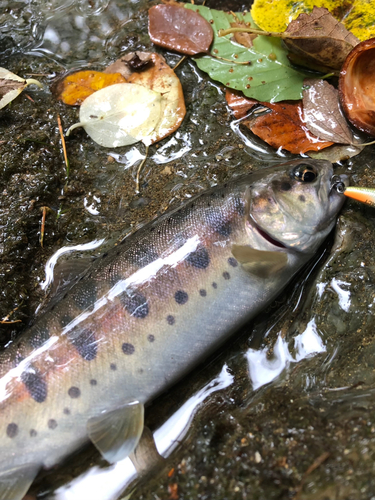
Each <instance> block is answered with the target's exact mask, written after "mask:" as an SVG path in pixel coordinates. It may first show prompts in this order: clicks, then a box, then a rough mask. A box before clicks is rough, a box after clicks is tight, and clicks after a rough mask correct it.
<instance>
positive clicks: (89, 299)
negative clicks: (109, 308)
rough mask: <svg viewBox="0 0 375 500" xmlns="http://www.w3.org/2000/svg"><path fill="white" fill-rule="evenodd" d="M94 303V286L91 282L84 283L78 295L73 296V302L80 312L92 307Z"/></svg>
mask: <svg viewBox="0 0 375 500" xmlns="http://www.w3.org/2000/svg"><path fill="white" fill-rule="evenodd" d="M95 301H96V285H95V283H93V282H92V281H91V282H90V281H88V282H87V283H86V286H85V289H84V290H81V293H80V294H79V295H75V297H74V302H75V303H76V305H77V307H79V309H81V311H83V310H85V309H87V308H88V307H93V305H94V304H95Z"/></svg>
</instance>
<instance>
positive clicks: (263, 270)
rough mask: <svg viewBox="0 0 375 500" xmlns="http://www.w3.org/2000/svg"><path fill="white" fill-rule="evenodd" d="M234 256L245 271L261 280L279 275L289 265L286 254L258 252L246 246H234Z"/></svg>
mask: <svg viewBox="0 0 375 500" xmlns="http://www.w3.org/2000/svg"><path fill="white" fill-rule="evenodd" d="M232 254H233V257H234V258H235V259H236V260H238V262H239V263H240V264H242V267H243V268H244V269H245V271H247V272H249V273H251V274H254V275H255V276H258V277H259V278H268V277H269V276H272V275H273V274H276V273H278V272H279V271H281V270H282V269H283V268H284V267H285V266H286V265H287V263H288V255H287V254H286V252H283V251H275V252H272V251H269V250H257V249H255V248H251V247H250V246H246V245H232Z"/></svg>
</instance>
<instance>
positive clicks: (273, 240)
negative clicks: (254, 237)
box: [251, 219, 286, 248]
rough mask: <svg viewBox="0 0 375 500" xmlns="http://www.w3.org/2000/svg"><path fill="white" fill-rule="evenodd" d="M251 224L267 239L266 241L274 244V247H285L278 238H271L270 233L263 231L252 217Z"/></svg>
mask: <svg viewBox="0 0 375 500" xmlns="http://www.w3.org/2000/svg"><path fill="white" fill-rule="evenodd" d="M251 222H252V226H253V227H254V228H255V229H256V230H257V231H258V233H259V234H260V236H261V237H262V238H263V239H264V240H266V241H268V243H271V245H274V246H275V247H278V248H286V246H285V245H283V243H281V241H279V240H275V238H272V236H271V235H270V234H268V233H267V232H266V231H264V229H262V228H261V227H260V226H258V224H257V223H256V222H255V220H254V219H252V221H251Z"/></svg>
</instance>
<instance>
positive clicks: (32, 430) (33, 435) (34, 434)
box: [30, 429, 38, 438]
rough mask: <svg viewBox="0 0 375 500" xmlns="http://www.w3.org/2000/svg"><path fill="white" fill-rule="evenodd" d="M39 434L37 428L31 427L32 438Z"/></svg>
mask: <svg viewBox="0 0 375 500" xmlns="http://www.w3.org/2000/svg"><path fill="white" fill-rule="evenodd" d="M37 435H38V433H37V432H36V430H35V429H30V437H32V438H33V437H35V436H37Z"/></svg>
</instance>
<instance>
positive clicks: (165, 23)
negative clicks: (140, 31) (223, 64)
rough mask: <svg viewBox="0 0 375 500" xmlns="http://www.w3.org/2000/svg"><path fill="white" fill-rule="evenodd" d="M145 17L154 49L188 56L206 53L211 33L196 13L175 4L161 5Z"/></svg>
mask: <svg viewBox="0 0 375 500" xmlns="http://www.w3.org/2000/svg"><path fill="white" fill-rule="evenodd" d="M148 15H149V24H148V33H149V35H150V38H151V40H152V42H153V43H155V45H160V46H161V47H164V48H166V49H171V50H175V51H177V52H181V53H183V54H188V55H190V56H192V55H195V54H200V53H202V52H208V50H209V48H210V45H211V43H212V39H213V33H212V29H211V26H210V24H209V23H208V22H207V21H206V20H205V19H204V18H203V17H202V16H201V15H199V14H198V13H197V12H194V11H189V10H186V9H184V7H181V6H178V5H175V4H168V5H162V4H160V5H155V6H154V7H151V9H150V10H149V11H148Z"/></svg>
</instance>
